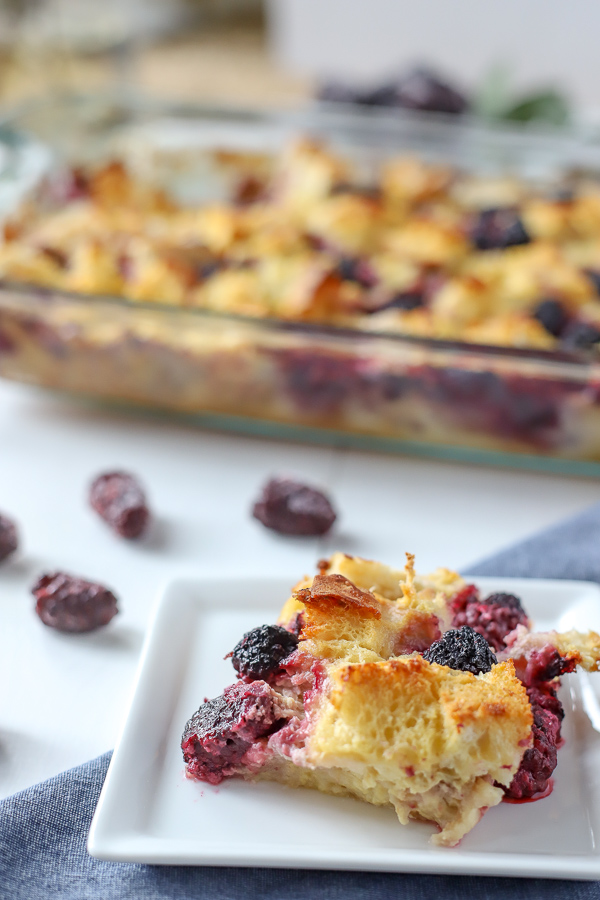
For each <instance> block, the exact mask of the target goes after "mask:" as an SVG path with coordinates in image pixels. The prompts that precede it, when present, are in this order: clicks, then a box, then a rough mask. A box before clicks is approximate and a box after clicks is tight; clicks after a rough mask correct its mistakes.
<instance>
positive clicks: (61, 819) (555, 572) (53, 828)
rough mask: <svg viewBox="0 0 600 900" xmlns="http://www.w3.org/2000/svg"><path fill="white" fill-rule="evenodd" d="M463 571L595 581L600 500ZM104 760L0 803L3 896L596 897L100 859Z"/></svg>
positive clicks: (533, 882) (533, 883)
mask: <svg viewBox="0 0 600 900" xmlns="http://www.w3.org/2000/svg"><path fill="white" fill-rule="evenodd" d="M470 574H477V575H514V576H530V577H537V578H544V577H545V578H577V579H585V580H593V581H598V582H600V506H595V507H593V508H592V509H590V510H588V511H587V512H585V513H583V514H582V515H580V516H577V517H575V518H573V519H571V520H569V521H567V522H565V523H563V524H561V525H559V526H557V527H555V528H551V529H549V530H548V531H546V532H543V533H542V534H540V535H538V536H536V537H533V538H531V539H529V540H527V541H524V542H523V543H521V544H518V545H517V546H516V547H513V548H510V549H508V550H506V551H504V552H502V553H499V554H498V555H496V556H494V557H492V558H490V559H488V560H485V561H483V562H481V563H479V564H477V565H475V566H473V567H472V568H471V569H470ZM109 761H110V754H109V753H107V754H105V755H104V756H101V757H99V758H98V759H95V760H92V761H91V762H89V763H86V764H85V765H83V766H79V767H78V768H76V769H72V770H71V771H69V772H64V773H63V774H62V775H58V776H57V777H56V778H51V779H50V780H49V781H46V782H44V783H43V784H39V785H36V786H35V787H32V788H29V789H28V790H26V791H22V792H21V793H19V794H16V795H14V796H13V797H10V798H8V799H7V800H4V801H3V802H2V803H0V898H1V900H55V898H57V900H124V898H131V900H190V898H196V897H197V898H202V900H239V898H242V900H283V898H285V900H307V898H317V897H318V898H319V900H388V898H389V900H391V898H399V897H401V898H406V900H438V898H444V900H465V898H475V900H563V898H564V900H567V898H568V900H600V883H599V882H577V881H550V880H543V879H521V878H519V879H510V878H481V877H470V876H456V875H454V876H444V875H390V874H384V873H366V872H365V873H362V872H321V871H312V870H296V869H231V868H218V867H189V868H188V867H183V866H172V867H170V866H146V865H132V864H128V863H109V862H100V861H99V860H96V859H92V858H91V857H90V856H88V854H87V851H86V839H87V834H88V830H89V827H90V823H91V820H92V815H93V813H94V809H95V806H96V802H97V800H98V796H99V794H100V789H101V787H102V783H103V781H104V777H105V775H106V770H107V768H108V763H109ZM450 852H451V851H450Z"/></svg>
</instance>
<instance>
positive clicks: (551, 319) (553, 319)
mask: <svg viewBox="0 0 600 900" xmlns="http://www.w3.org/2000/svg"><path fill="white" fill-rule="evenodd" d="M533 318H534V319H537V320H538V322H539V323H540V324H541V325H543V326H544V328H545V329H546V331H547V332H548V333H549V334H551V335H553V336H554V337H558V336H559V335H560V333H561V331H562V330H563V329H564V328H565V326H566V324H567V321H568V316H567V312H566V310H565V308H564V306H563V305H562V303H561V302H560V300H554V299H553V298H552V297H549V298H548V299H547V300H541V301H540V302H539V303H538V305H537V306H536V308H535V310H534V312H533Z"/></svg>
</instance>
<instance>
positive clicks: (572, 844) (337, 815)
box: [88, 578, 600, 879]
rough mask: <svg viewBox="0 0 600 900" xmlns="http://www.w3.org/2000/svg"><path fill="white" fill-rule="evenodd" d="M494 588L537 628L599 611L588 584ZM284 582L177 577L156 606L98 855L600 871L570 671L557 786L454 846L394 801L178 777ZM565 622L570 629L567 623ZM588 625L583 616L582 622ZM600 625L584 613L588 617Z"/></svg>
mask: <svg viewBox="0 0 600 900" xmlns="http://www.w3.org/2000/svg"><path fill="white" fill-rule="evenodd" d="M474 580H475V581H476V583H477V584H479V585H480V586H481V588H482V589H483V590H484V591H485V592H486V593H487V592H492V591H508V592H511V593H515V594H518V595H519V596H521V597H522V598H523V602H524V605H525V608H526V609H527V611H528V612H529V614H530V615H531V616H532V617H533V618H534V620H535V622H536V626H537V627H538V628H540V629H547V628H551V627H553V626H555V625H557V624H558V622H559V620H560V619H561V618H562V619H563V621H564V618H565V614H566V617H567V619H570V620H575V622H577V620H578V618H579V613H578V611H580V610H581V611H583V613H584V614H585V613H591V614H592V616H591V617H592V618H595V620H596V621H597V620H598V619H599V618H600V588H598V586H596V585H594V584H588V583H586V582H575V581H572V582H569V581H540V580H533V579H530V580H528V579H507V578H476V579H474ZM289 588H290V580H288V579H281V578H263V579H260V578H259V579H257V578H250V579H248V578H244V579H242V578H235V579H233V578H232V579H226V578H223V579H218V580H217V579H212V580H208V579H204V580H186V581H175V582H173V583H171V584H170V585H169V586H168V587H167V588H166V590H165V591H164V593H163V595H162V597H161V598H160V600H159V603H158V605H157V608H156V610H155V614H154V618H153V621H152V625H151V627H150V630H149V633H148V636H147V639H146V644H145V649H144V652H143V655H142V662H141V664H140V670H139V675H138V680H137V685H136V688H135V693H134V697H133V702H132V705H131V710H130V712H129V715H128V718H127V721H126V724H125V727H124V730H123V733H122V735H121V738H120V741H119V743H118V746H117V748H116V750H115V753H114V756H113V759H112V763H111V765H110V769H109V772H108V776H107V778H106V782H105V785H104V788H103V791H102V795H101V797H100V801H99V803H98V808H97V810H96V815H95V817H94V821H93V823H92V828H91V831H90V836H89V840H88V849H89V851H90V853H91V854H92V856H96V857H98V858H100V859H108V860H116V861H130V862H145V863H172V864H190V865H223V866H225V865H232V866H277V867H305V868H327V869H361V870H381V871H389V872H428V873H431V872H440V873H452V872H455V873H468V874H479V875H514V876H517V875H519V876H544V877H554V878H578V879H596V878H600V734H598V733H597V732H595V731H594V730H593V728H592V726H591V724H590V721H589V719H588V718H587V716H586V714H585V712H584V711H583V709H582V705H581V702H580V694H579V688H578V683H577V682H578V679H577V676H575V675H571V676H567V677H566V678H565V679H564V686H563V688H562V700H563V703H564V705H565V709H566V713H567V715H566V719H565V723H564V728H563V733H564V737H565V745H564V747H563V748H562V749H561V750H560V752H559V763H558V767H557V769H556V772H555V779H554V781H555V787H554V791H553V793H552V794H551V795H550V796H549V797H547V798H546V799H544V800H539V801H537V802H535V803H525V804H505V803H502V804H500V805H499V806H497V807H494V808H493V809H491V810H489V812H488V813H487V814H486V815H485V816H484V818H483V819H482V821H481V822H480V823H479V824H478V825H477V826H476V827H475V828H474V830H473V831H472V832H470V834H468V835H467V836H466V837H465V838H464V839H463V841H462V842H461V844H460V846H458V847H455V848H452V849H446V848H437V847H433V846H431V845H430V844H429V843H428V839H429V837H430V835H431V834H432V831H433V829H432V827H430V826H428V825H426V824H421V823H417V822H415V823H414V824H410V825H408V826H402V825H400V824H399V822H398V820H397V818H396V815H395V813H394V812H393V811H392V810H391V809H385V808H380V807H374V806H370V805H368V804H366V803H361V802H359V801H358V800H352V799H350V798H340V797H330V796H327V795H325V794H320V793H319V792H317V791H313V790H306V789H303V790H293V789H291V788H287V787H284V786H282V785H278V784H268V783H260V784H253V783H250V782H245V781H241V780H235V779H234V780H231V781H225V782H223V783H222V784H220V785H219V786H218V787H211V786H210V785H207V784H201V783H199V782H194V781H190V780H188V779H186V778H185V776H184V766H183V760H182V756H181V750H180V737H181V733H182V731H183V728H184V725H185V723H186V722H187V720H188V719H189V718H190V716H191V715H192V714H193V713H194V712H195V711H196V709H197V708H198V706H200V704H201V703H202V702H203V700H204V698H205V697H214V696H216V695H217V694H219V693H221V691H222V689H223V688H224V687H225V685H227V684H230V683H231V682H232V681H233V680H234V679H233V674H234V673H233V669H232V667H231V663H230V661H229V660H224V659H223V657H224V656H225V654H226V653H227V652H228V651H229V650H231V648H232V647H233V646H234V645H235V644H236V643H237V641H238V640H239V638H240V637H241V636H242V634H243V633H244V632H245V631H248V630H249V629H250V628H253V627H255V626H257V625H261V624H263V623H266V622H273V621H274V620H275V618H276V616H277V614H278V612H279V609H280V607H281V605H282V603H283V601H284V600H285V598H286V597H287V596H288V594H289ZM572 624H573V623H572V621H569V625H572ZM582 624H583V623H582ZM594 624H595V623H594V622H589V625H590V626H592V627H593V625H594Z"/></svg>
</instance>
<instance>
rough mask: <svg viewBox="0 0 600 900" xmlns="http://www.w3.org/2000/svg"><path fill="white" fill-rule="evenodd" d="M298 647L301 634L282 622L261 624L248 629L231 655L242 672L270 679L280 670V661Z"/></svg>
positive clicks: (235, 666)
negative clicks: (295, 632) (282, 625)
mask: <svg viewBox="0 0 600 900" xmlns="http://www.w3.org/2000/svg"><path fill="white" fill-rule="evenodd" d="M297 646H298V637H297V635H295V634H293V633H292V632H290V631H287V630H286V629H285V628H282V627H281V625H260V626H259V627H258V628H253V629H252V631H248V632H247V633H246V634H245V635H244V637H243V638H242V639H241V641H239V642H238V643H237V644H236V645H235V647H234V649H233V653H232V656H231V662H232V663H233V668H234V669H235V670H236V672H238V674H239V675H243V676H245V677H246V678H250V679H252V680H262V681H268V679H269V678H270V677H272V676H273V675H276V674H277V673H278V672H279V671H280V665H281V662H282V661H283V660H284V659H285V658H286V657H288V656H289V655H290V653H293V652H294V650H295V649H296V647H297Z"/></svg>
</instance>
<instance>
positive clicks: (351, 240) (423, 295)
mask: <svg viewBox="0 0 600 900" xmlns="http://www.w3.org/2000/svg"><path fill="white" fill-rule="evenodd" d="M119 146H120V147H121V151H120V154H119V149H118V148H119ZM438 149H439V148H438ZM203 154H204V155H203ZM150 156H152V153H150ZM157 156H159V157H160V154H158V152H157ZM167 156H168V154H167ZM188 156H189V158H190V159H191V160H192V165H191V169H192V174H191V175H190V174H189V173H187V174H185V178H184V177H183V176H182V174H181V172H180V171H179V168H178V167H177V165H176V164H174V163H173V162H171V169H169V165H167V164H165V169H166V170H168V172H171V175H172V171H171V170H172V169H176V170H177V174H178V177H175V176H173V177H171V178H170V177H169V174H167V175H165V174H164V172H163V171H162V169H161V163H160V160H159V162H157V163H156V166H155V167H154V168H153V166H152V165H151V164H150V163H148V164H147V165H146V164H141V163H140V161H139V160H137V164H136V155H135V153H131V152H130V153H129V155H128V154H127V152H126V151H125V150H124V149H123V146H122V145H119V143H118V142H117V143H116V144H115V151H114V158H113V157H111V156H110V154H108V157H107V156H106V155H105V156H104V157H103V159H104V160H105V161H104V162H96V163H93V164H92V163H89V164H86V165H84V166H80V167H72V166H71V167H63V168H59V169H58V170H53V172H52V173H51V174H50V175H49V176H48V179H47V180H46V181H45V183H44V184H43V185H40V186H38V189H37V190H36V191H35V192H34V193H33V194H32V196H31V197H30V198H29V199H28V200H27V202H25V203H23V204H22V206H21V207H20V208H18V209H17V210H15V211H14V213H13V214H12V215H11V216H10V217H9V218H8V219H7V220H6V221H5V222H4V231H3V240H0V282H2V283H1V284H0V375H3V376H5V377H9V378H14V379H17V380H22V381H26V382H33V383H38V384H42V385H45V386H48V387H52V388H58V389H62V390H66V391H68V392H79V393H85V394H89V395H91V396H95V397H101V398H103V399H112V400H118V401H121V402H123V401H124V402H126V403H133V404H137V405H143V406H150V407H154V408H158V409H162V410H168V411H173V412H178V413H183V414H185V415H191V416H198V415H200V416H203V417H205V416H207V415H209V416H211V417H212V416H213V415H216V416H218V417H219V422H218V424H219V425H223V426H224V427H226V428H230V429H233V430H243V431H256V430H257V429H258V430H263V431H264V430H266V431H267V433H269V434H273V433H274V434H276V436H280V435H281V434H282V435H284V436H286V435H289V433H290V429H293V430H294V434H293V436H294V437H297V436H298V435H297V434H296V433H295V432H296V430H297V429H302V432H301V433H300V436H301V437H302V436H303V435H306V436H307V437H309V438H310V439H311V440H314V437H315V433H316V434H317V435H318V436H322V437H323V438H324V439H326V440H330V438H331V433H332V432H334V433H337V432H341V433H343V434H344V436H346V435H349V436H350V441H351V442H352V440H353V439H355V440H356V442H357V443H361V444H363V443H364V439H365V437H366V438H367V439H369V440H374V442H375V446H376V447H379V446H381V445H383V447H384V449H391V450H397V449H398V446H397V445H398V442H405V441H410V442H411V443H412V444H413V447H412V449H413V450H414V449H415V448H414V445H415V444H416V446H417V447H418V448H420V447H424V446H426V447H427V451H428V452H431V449H434V448H438V452H440V450H439V448H440V447H441V448H443V449H442V451H441V452H444V450H445V448H447V447H452V448H454V447H459V448H469V450H470V451H473V450H475V451H477V453H478V454H482V453H483V454H487V453H489V452H490V451H492V452H494V453H497V452H498V451H500V452H503V453H510V454H527V455H528V456H533V457H534V458H535V459H537V458H540V457H545V456H551V457H553V458H556V459H559V460H561V461H563V460H564V461H566V463H565V467H566V468H570V463H571V461H573V460H575V461H591V462H592V463H596V462H598V461H599V460H600V356H599V350H600V179H599V178H596V177H594V176H593V175H592V174H588V173H585V172H583V171H582V170H578V171H577V172H570V173H568V174H565V175H564V176H555V177H553V178H552V179H548V180H541V179H538V180H537V181H532V180H525V179H524V178H520V177H517V176H516V175H514V174H510V173H508V174H506V173H505V174H494V175H492V174H489V173H488V174H484V173H483V172H479V173H475V172H472V171H466V170H461V169H459V168H457V167H453V166H450V165H446V164H442V163H440V162H437V163H433V162H428V161H426V160H425V159H424V157H421V156H406V155H398V153H397V148H396V145H395V144H393V145H392V146H390V147H387V150H386V149H384V148H380V149H379V151H378V152H375V151H369V150H368V149H366V148H365V147H362V148H360V147H354V148H351V147H350V146H346V147H345V148H344V150H342V151H340V150H339V149H338V148H337V147H336V148H333V146H330V145H328V144H326V143H325V142H319V141H316V140H310V139H301V140H296V141H295V142H293V143H290V144H289V145H288V146H287V147H286V148H283V149H281V150H279V151H278V152H271V153H263V152H258V151H256V152H250V151H248V150H244V151H239V150H238V151H235V152H234V151H227V152H225V151H217V150H214V149H212V150H206V151H200V150H198V149H197V148H196V150H195V151H192V150H189V152H188ZM107 158H109V160H110V161H108V162H107V161H106V159H107ZM194 160H195V163H194V162H193V161H194ZM207 160H209V161H210V162H207ZM176 162H177V160H175V163H176ZM204 163H206V166H205V167H204V168H203V165H204ZM194 165H195V166H196V168H194ZM180 167H181V168H183V169H184V168H185V166H184V163H183V162H181V161H180ZM202 172H203V173H204V174H203V175H202ZM161 173H162V177H161ZM207 173H211V174H207ZM213 175H214V177H213ZM213 181H214V182H215V183H217V184H218V186H219V190H218V191H217V192H216V193H217V195H218V199H215V198H214V197H213V199H210V200H209V199H207V198H204V199H202V200H200V199H199V196H200V195H202V191H200V194H199V193H198V188H199V187H200V188H201V187H202V186H203V185H204V187H210V186H211V184H212V182H213ZM159 185H160V186H159ZM182 185H183V186H182ZM257 423H259V424H258V425H257ZM306 429H310V431H309V432H307V431H306ZM313 430H314V431H313ZM452 452H454V451H452ZM496 461H497V460H496V459H494V462H496ZM265 510H266V507H265V509H261V510H257V515H258V516H259V518H260V517H261V516H263V518H264V517H266V516H267V515H268V513H269V511H268V510H266V512H265ZM101 515H102V513H101ZM261 521H262V519H261ZM268 527H270V526H268Z"/></svg>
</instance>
